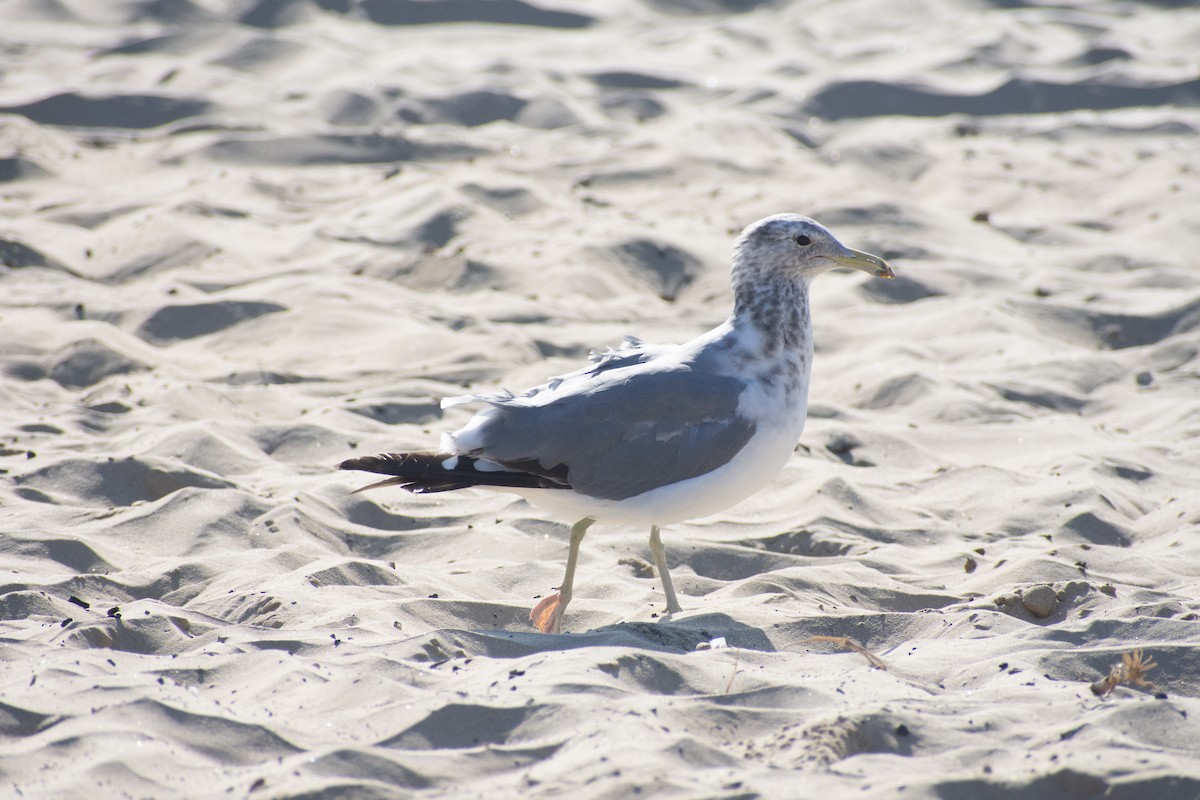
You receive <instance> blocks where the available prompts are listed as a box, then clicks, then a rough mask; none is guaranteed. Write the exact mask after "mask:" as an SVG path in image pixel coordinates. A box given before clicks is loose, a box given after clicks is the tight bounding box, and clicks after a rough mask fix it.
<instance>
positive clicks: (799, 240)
mask: <svg viewBox="0 0 1200 800" xmlns="http://www.w3.org/2000/svg"><path fill="white" fill-rule="evenodd" d="M792 241H793V242H795V243H796V244H798V245H800V246H801V247H808V246H809V245H810V244H812V239H810V238H808V237H807V236H805V235H804V234H797V235H796V236H793V237H792Z"/></svg>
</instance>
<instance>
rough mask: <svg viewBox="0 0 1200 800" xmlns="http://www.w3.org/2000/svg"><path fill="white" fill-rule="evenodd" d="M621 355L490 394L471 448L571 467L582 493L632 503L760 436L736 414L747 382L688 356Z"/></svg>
mask: <svg viewBox="0 0 1200 800" xmlns="http://www.w3.org/2000/svg"><path fill="white" fill-rule="evenodd" d="M630 355H632V354H630ZM621 360H622V359H619V358H617V359H611V360H608V361H606V362H604V363H603V364H602V365H597V367H600V368H597V367H593V368H592V369H590V370H584V371H582V372H580V373H576V374H575V375H572V376H570V378H571V380H570V381H569V382H564V383H562V384H560V385H558V386H556V387H554V388H553V389H550V388H543V389H542V391H539V392H538V393H536V395H529V396H525V397H506V398H498V397H495V396H492V397H488V398H481V399H486V401H487V402H488V403H490V404H491V405H492V409H490V410H489V411H486V412H484V415H485V420H483V421H482V424H481V425H479V427H478V428H477V429H476V431H474V433H475V434H476V435H475V436H472V437H471V438H472V439H474V440H475V441H474V442H473V443H472V444H474V445H475V446H474V447H472V449H471V450H469V451H468V452H469V454H470V455H475V456H479V457H482V458H486V459H489V460H491V461H495V462H498V463H500V464H503V465H507V466H511V467H514V468H518V469H524V470H527V471H534V472H544V473H545V474H553V473H556V474H559V475H561V474H562V471H563V470H564V469H565V470H566V473H567V481H568V482H569V483H570V485H571V488H573V489H574V490H575V491H577V492H581V493H582V494H586V495H591V496H592V497H601V498H605V499H610V500H623V499H625V498H628V497H633V496H635V495H639V494H641V493H643V492H648V491H650V490H651V489H656V488H658V487H660V486H665V485H667V484H671V483H676V482H678V481H682V480H686V479H688V478H694V477H696V476H698V475H703V474H704V473H706V472H711V471H712V470H714V469H716V468H718V467H720V466H722V465H724V464H725V463H727V462H728V461H730V460H731V459H732V458H733V457H734V456H735V455H737V453H738V452H739V451H740V450H741V449H742V448H743V447H744V446H745V445H746V442H748V441H749V440H750V437H751V436H752V435H753V434H754V428H755V425H754V422H753V420H750V419H748V418H746V417H742V416H739V415H738V413H737V407H738V398H739V397H740V396H741V394H742V392H743V391H744V390H745V388H746V382H745V381H743V380H740V379H738V378H734V377H730V376H727V375H718V374H712V373H707V372H703V371H697V370H696V369H694V368H693V367H692V365H690V364H688V363H681V362H673V363H668V364H666V365H661V366H660V365H659V364H656V363H654V362H653V361H652V360H651V361H649V362H647V361H644V360H642V359H636V358H631V359H630V361H632V362H633V363H629V362H627V364H628V365H622V364H621V363H620V362H621ZM614 362H615V363H614ZM464 444H465V443H464Z"/></svg>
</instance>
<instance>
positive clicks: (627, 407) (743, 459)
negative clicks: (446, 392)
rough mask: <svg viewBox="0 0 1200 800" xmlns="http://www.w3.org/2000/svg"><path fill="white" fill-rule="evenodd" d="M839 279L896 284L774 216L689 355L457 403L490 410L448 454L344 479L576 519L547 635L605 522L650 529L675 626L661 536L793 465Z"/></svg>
mask: <svg viewBox="0 0 1200 800" xmlns="http://www.w3.org/2000/svg"><path fill="white" fill-rule="evenodd" d="M836 267H849V268H851V269H855V270H860V271H862V272H866V273H868V274H869V275H872V276H875V277H878V278H888V279H892V278H895V273H894V272H893V271H892V268H891V266H889V265H888V263H887V262H886V261H884V260H883V259H882V258H879V257H878V256H874V255H871V254H870V253H864V252H862V251H859V250H853V249H851V248H849V247H846V246H845V245H843V244H842V243H841V242H839V241H838V240H837V238H835V237H834V235H833V234H832V233H830V232H829V231H828V230H827V229H826V228H825V227H824V226H822V225H821V224H820V223H818V222H816V221H814V220H812V219H809V218H808V217H804V216H801V215H799V214H776V215H774V216H770V217H766V218H765V219H761V220H759V221H758V222H755V223H753V224H752V225H750V226H748V227H747V228H746V229H745V230H744V231H742V234H741V236H739V237H738V239H737V242H736V244H735V245H734V251H733V259H732V269H731V282H732V284H733V296H734V302H733V313H732V314H731V315H730V316H729V318H728V319H727V320H726V321H725V322H723V323H721V324H720V325H719V326H717V327H716V328H714V329H713V330H711V331H709V332H708V333H705V334H703V335H701V336H699V337H697V338H695V339H693V340H692V341H690V342H687V343H686V344H679V345H674V344H667V345H663V344H647V343H645V342H642V341H641V340H638V339H635V338H632V337H629V338H626V340H625V342H624V344H622V345H621V346H620V347H618V348H616V349H609V350H607V351H606V352H603V353H593V355H592V362H591V364H590V366H587V367H584V368H583V369H581V370H579V371H577V372H572V373H570V374H568V375H562V376H560V377H557V378H552V379H550V380H549V381H548V382H547V383H545V384H542V385H541V386H536V387H534V388H532V389H529V390H527V391H525V392H523V393H522V394H519V395H517V394H513V393H512V392H507V391H506V392H499V393H493V394H477V395H467V396H463V397H450V398H446V399H445V400H443V401H442V407H443V408H448V407H450V406H455V405H460V404H465V403H476V404H481V405H483V406H484V408H483V409H482V410H481V411H479V412H478V413H477V414H476V415H475V416H474V417H472V418H471V419H470V421H468V422H467V424H466V425H465V426H463V427H462V428H461V429H460V430H458V431H455V432H453V433H448V434H444V435H443V438H442V442H441V447H440V450H439V452H436V453H433V452H421V453H384V454H381V455H376V456H365V457H360V458H351V459H349V460H346V461H343V462H342V463H341V464H339V465H338V468H339V469H345V470H360V471H364V472H372V473H376V474H381V475H387V476H389V477H388V478H386V479H385V480H381V481H378V482H376V483H372V484H370V485H368V486H364V487H362V488H361V489H358V490H357V491H365V490H367V489H376V488H380V487H384V486H399V487H401V488H403V489H407V490H408V491H410V492H414V493H418V494H425V493H432V492H447V491H453V490H455V489H466V488H470V487H480V488H485V489H493V490H499V491H505V492H512V493H514V494H517V495H520V496H522V497H524V498H525V499H526V500H528V501H529V502H530V503H532V504H533V505H535V506H538V507H540V508H543V509H545V510H548V511H550V512H552V513H555V514H557V515H561V516H563V517H565V518H567V519H570V520H574V521H575V522H574V525H573V526H572V527H571V538H570V546H569V549H568V551H567V570H566V574H565V575H564V576H563V581H562V585H561V586H560V587H559V588H558V591H557V592H555V593H554V594H551V595H549V596H547V597H545V598H544V599H542V601H541V602H539V603H538V604H537V605H536V606H535V607H534V609H533V610H532V611H531V612H530V615H529V619H530V622H532V623H533V624H534V625H535V626H536V627H537V628H538V630H540V631H542V632H543V633H559V632H561V630H562V618H563V612H564V611H565V610H566V608H567V604H568V603H570V602H571V595H572V590H573V586H574V581H575V566H576V563H577V562H578V560H579V547H580V544H581V543H582V542H583V537H584V535H585V534H586V533H587V531H588V528H590V527H591V526H592V525H593V524H594V523H595V522H597V521H601V522H606V523H610V522H611V523H626V524H638V525H649V526H650V553H651V555H652V556H653V558H654V565H655V567H656V568H657V570H658V576H659V580H661V581H662V589H663V593H664V594H665V595H666V601H667V614H668V615H670V614H674V613H676V612H679V611H682V610H683V609H682V607H681V606H680V605H679V599H678V598H677V597H676V595H675V588H674V585H673V584H672V582H671V574H670V572H669V571H668V569H667V553H666V548H665V547H664V546H663V543H662V538H661V534H660V529H661V528H662V527H663V526H666V525H671V524H674V523H678V522H683V521H686V520H690V519H697V518H699V517H706V516H709V515H712V514H716V513H718V512H720V511H723V510H725V509H726V508H729V507H730V506H732V505H734V504H735V503H739V502H741V501H742V500H744V499H746V498H747V497H749V496H750V495H752V494H753V493H754V492H756V491H758V490H759V489H761V488H763V487H764V486H766V485H767V484H768V483H769V482H770V481H771V480H772V479H773V478H774V477H775V476H776V475H777V474H778V473H779V471H780V470H781V469H782V468H783V466H784V464H785V463H786V462H787V460H788V458H789V457H790V456H791V454H792V452H793V451H794V449H795V447H796V444H797V442H799V440H800V434H801V432H802V431H803V429H804V420H805V416H806V414H807V411H808V386H809V376H810V373H811V370H812V358H813V339H812V320H811V318H810V315H809V302H808V296H809V287H810V285H811V283H812V280H813V278H815V277H817V276H818V275H820V274H821V273H823V272H827V271H829V270H831V269H834V268H836Z"/></svg>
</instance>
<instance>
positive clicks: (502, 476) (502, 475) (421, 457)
mask: <svg viewBox="0 0 1200 800" xmlns="http://www.w3.org/2000/svg"><path fill="white" fill-rule="evenodd" d="M476 462H477V459H476V458H475V457H474V456H467V455H457V456H456V455H453V454H447V453H380V454H379V455H374V456H358V457H357V458H348V459H346V460H345V461H342V462H341V463H340V464H338V465H337V468H338V469H342V470H356V471H359V472H373V473H375V474H377V475H390V476H392V477H391V478H389V479H387V480H383V481H379V482H377V483H372V484H371V485H370V486H364V487H363V488H362V489H359V490H358V491H364V490H366V489H374V488H378V487H383V486H399V487H400V488H402V489H406V490H408V491H410V492H413V493H414V494H429V493H433V492H450V491H454V490H455V489H467V488H470V487H472V486H491V487H496V488H513V489H569V488H570V486H569V484H568V483H567V481H566V468H565V467H564V468H561V470H556V471H553V473H554V474H538V473H534V472H529V471H527V470H526V469H523V468H522V467H523V466H525V463H515V464H512V465H511V467H512V469H511V471H510V470H507V469H506V470H477V469H476V468H475V464H476ZM558 472H561V473H562V475H561V477H560V476H559V475H558V474H557V473H558Z"/></svg>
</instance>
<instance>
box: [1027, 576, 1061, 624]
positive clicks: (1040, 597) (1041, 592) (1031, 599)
mask: <svg viewBox="0 0 1200 800" xmlns="http://www.w3.org/2000/svg"><path fill="white" fill-rule="evenodd" d="M1021 603H1022V605H1024V606H1025V608H1026V609H1027V610H1028V611H1029V613H1030V614H1033V615H1034V616H1035V617H1039V618H1040V617H1048V616H1050V615H1051V614H1053V613H1054V612H1055V611H1057V610H1058V596H1057V595H1056V594H1055V593H1054V590H1053V589H1052V588H1050V587H1049V586H1047V585H1046V584H1044V583H1043V584H1042V585H1040V586H1034V587H1033V588H1032V589H1030V590H1029V591H1027V592H1025V593H1024V594H1022V595H1021Z"/></svg>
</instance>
